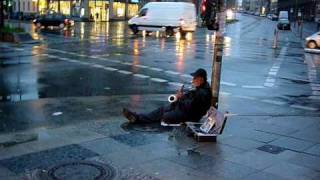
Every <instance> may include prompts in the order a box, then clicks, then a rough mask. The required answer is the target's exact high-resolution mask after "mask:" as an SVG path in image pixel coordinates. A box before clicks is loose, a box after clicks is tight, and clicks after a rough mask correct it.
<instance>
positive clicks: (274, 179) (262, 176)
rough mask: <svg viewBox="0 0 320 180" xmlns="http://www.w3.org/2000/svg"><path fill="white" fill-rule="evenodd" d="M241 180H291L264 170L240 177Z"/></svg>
mask: <svg viewBox="0 0 320 180" xmlns="http://www.w3.org/2000/svg"><path fill="white" fill-rule="evenodd" d="M242 179H243V180H291V179H287V178H283V177H280V176H277V175H273V174H270V173H266V172H261V171H260V172H257V173H253V174H250V175H249V176H246V177H244V178H242Z"/></svg>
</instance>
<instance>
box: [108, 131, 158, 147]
mask: <svg viewBox="0 0 320 180" xmlns="http://www.w3.org/2000/svg"><path fill="white" fill-rule="evenodd" d="M111 138H112V139H114V140H116V141H118V142H120V143H123V144H126V145H128V146H131V147H136V146H141V145H145V144H150V143H152V142H154V139H153V138H152V137H150V136H148V135H145V134H142V133H139V134H137V133H130V134H120V135H116V136H111Z"/></svg>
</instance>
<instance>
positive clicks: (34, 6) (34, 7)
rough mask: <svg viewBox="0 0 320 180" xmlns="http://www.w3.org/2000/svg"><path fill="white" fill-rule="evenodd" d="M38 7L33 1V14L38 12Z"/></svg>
mask: <svg viewBox="0 0 320 180" xmlns="http://www.w3.org/2000/svg"><path fill="white" fill-rule="evenodd" d="M36 7H37V5H36V2H34V1H32V10H33V12H36V11H37V10H36Z"/></svg>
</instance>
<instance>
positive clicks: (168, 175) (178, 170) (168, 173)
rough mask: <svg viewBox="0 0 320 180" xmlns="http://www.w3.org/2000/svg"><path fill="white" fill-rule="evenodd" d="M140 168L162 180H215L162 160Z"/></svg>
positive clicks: (193, 170)
mask: <svg viewBox="0 0 320 180" xmlns="http://www.w3.org/2000/svg"><path fill="white" fill-rule="evenodd" d="M138 168H139V169H142V170H143V171H145V172H147V173H148V174H151V175H152V176H155V177H158V178H160V179H168V180H169V179H174V180H178V179H184V180H194V179H208V180H209V179H213V177H212V176H210V175H209V176H208V175H207V174H205V173H203V172H200V171H198V170H195V169H192V168H189V167H186V166H183V165H181V164H177V163H174V162H172V161H168V160H166V159H162V158H161V159H157V160H154V161H150V162H147V163H144V164H141V165H139V166H138ZM214 179H215V180H222V179H226V178H222V177H218V176H214ZM226 180H228V179H226Z"/></svg>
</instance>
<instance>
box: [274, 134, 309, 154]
mask: <svg viewBox="0 0 320 180" xmlns="http://www.w3.org/2000/svg"><path fill="white" fill-rule="evenodd" d="M270 144H271V145H276V146H280V147H284V148H288V149H292V150H295V151H303V150H305V149H308V148H310V147H311V146H313V145H314V143H311V142H307V141H303V140H299V139H294V138H289V137H283V138H280V139H278V140H276V141H273V142H271V143H270Z"/></svg>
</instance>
